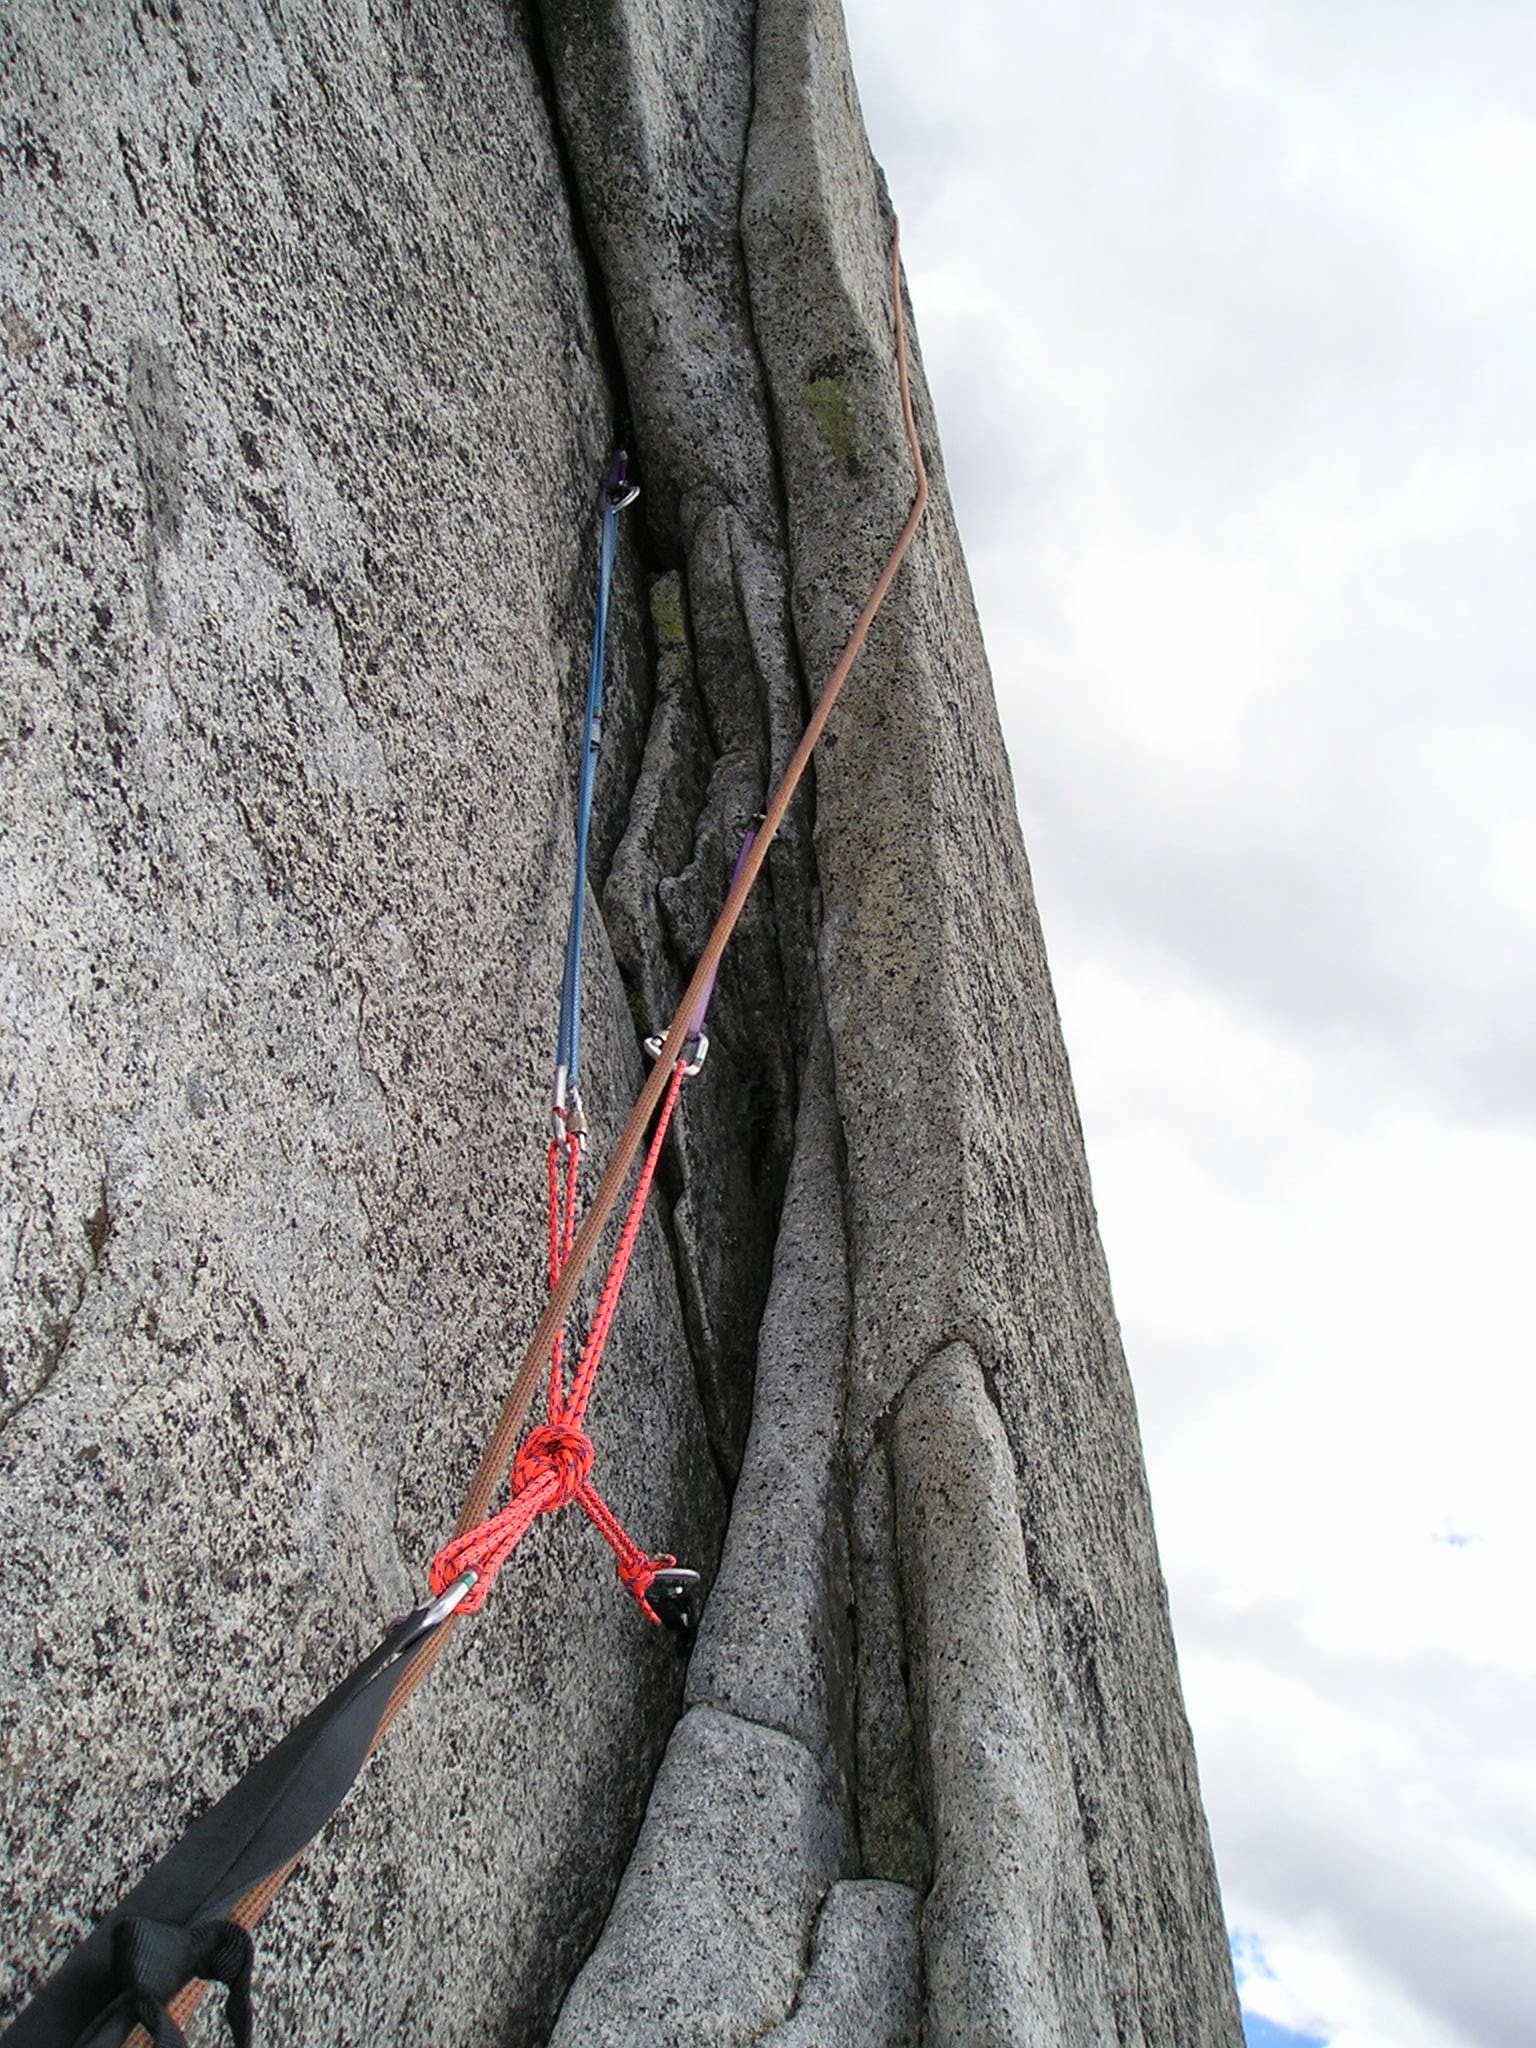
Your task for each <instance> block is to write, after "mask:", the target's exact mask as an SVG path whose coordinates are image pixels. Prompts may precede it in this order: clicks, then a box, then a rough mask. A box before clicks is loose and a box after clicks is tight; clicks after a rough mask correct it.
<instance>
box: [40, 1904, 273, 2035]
mask: <svg viewBox="0 0 1536 2048" xmlns="http://www.w3.org/2000/svg"><path fill="white" fill-rule="evenodd" d="M251 1956H252V1949H251V1937H250V1935H249V1934H248V1933H247V1932H246V1930H245V1929H244V1928H243V1927H241V1926H240V1925H239V1924H238V1923H237V1922H236V1921H234V1920H199V1921H198V1922H196V1923H195V1925H193V1926H191V1927H168V1926H167V1925H166V1924H165V1922H164V1921H163V1920H145V1919H143V1918H141V1917H139V1916H138V1915H135V1916H134V1917H133V1918H131V1919H128V1920H119V1921H118V1922H117V1924H116V1925H115V1926H114V1927H113V1929H112V1976H113V1981H114V1982H115V1983H116V1985H117V1996H116V1997H115V1998H114V1999H113V2001H112V2003H111V2004H110V2005H109V2006H108V2007H107V2009H106V2011H105V2012H104V2013H102V2014H101V2015H100V2017H99V2018H97V2019H94V2020H92V2021H91V2022H90V2024H89V2025H88V2026H87V2028H86V2030H85V2032H84V2033H83V2034H81V2035H79V2036H78V2037H77V2039H76V2042H75V2048H111V2044H115V2043H117V2042H119V2041H121V2040H123V2039H124V2038H125V2036H126V2034H127V2033H128V2032H130V2031H131V2030H132V2029H133V2028H134V2027H135V2026H140V2027H142V2028H143V2029H144V2031H145V2033H146V2034H148V2036H149V2039H150V2048H187V2041H186V2036H185V2035H184V2034H183V2033H182V2031H181V2029H180V2027H178V2026H177V2024H176V2022H175V2021H174V2020H173V2019H172V2018H171V2015H170V2013H169V2011H168V2010H167V2008H168V2007H169V2005H170V2002H171V2000H172V1999H173V1998H174V1997H175V1996H176V1994H177V1992H178V1991H180V1990H181V1988H182V1986H183V1985H184V1984H191V1983H194V1982H197V1981H198V1980H201V1981H202V1982H203V1983H206V1984H223V1985H225V1986H227V1988H228V1994H229V1995H228V1997H227V1998H226V1999H225V2001H224V2013H225V2017H226V2018H227V2019H228V2021H229V2031H230V2034H231V2035H232V2036H233V2039H234V2043H235V2048H251Z"/></svg>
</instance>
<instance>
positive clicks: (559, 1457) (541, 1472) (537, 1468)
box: [512, 1422, 594, 1512]
mask: <svg viewBox="0 0 1536 2048" xmlns="http://www.w3.org/2000/svg"><path fill="white" fill-rule="evenodd" d="M593 1455H594V1454H593V1450H592V1439H591V1438H590V1437H589V1436H588V1435H587V1433H586V1431H585V1430H583V1429H580V1428H578V1427H577V1426H576V1424H575V1423H571V1422H546V1423H544V1424H542V1425H541V1426H540V1427H539V1428H538V1429H531V1430H530V1431H529V1432H528V1434H527V1436H526V1437H524V1439H523V1441H522V1444H521V1446H520V1447H519V1450H518V1453H517V1456H516V1457H515V1458H514V1459H513V1460H512V1491H513V1493H514V1494H518V1493H521V1492H523V1490H524V1489H525V1488H526V1487H530V1486H533V1485H536V1484H537V1482H538V1481H539V1480H541V1479H553V1480H554V1482H555V1485H556V1487H557V1488H558V1489H559V1491H558V1492H557V1494H556V1496H555V1498H554V1499H553V1500H552V1501H551V1502H550V1503H549V1507H550V1508H557V1507H564V1506H565V1503H566V1502H567V1501H568V1500H574V1499H575V1498H576V1495H577V1494H578V1493H579V1492H580V1491H581V1489H582V1487H583V1486H585V1484H586V1483H587V1479H588V1477H589V1475H590V1473H591V1471H592V1459H593ZM546 1512H547V1510H546Z"/></svg>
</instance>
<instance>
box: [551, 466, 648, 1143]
mask: <svg viewBox="0 0 1536 2048" xmlns="http://www.w3.org/2000/svg"><path fill="white" fill-rule="evenodd" d="M639 495H640V486H639V485H638V484H637V483H635V482H633V481H632V480H631V477H630V474H629V457H628V456H627V455H626V454H625V453H624V450H623V449H622V448H616V449H615V450H614V452H613V455H612V457H611V459H610V461H609V464H608V470H607V474H606V475H605V476H604V478H603V487H602V491H601V494H600V500H599V502H600V504H601V506H602V516H601V519H600V521H599V525H598V545H597V603H596V606H595V608H594V611H593V615H592V654H591V659H590V661H589V662H588V665H587V703H586V711H585V714H584V716H583V719H582V728H581V769H580V775H579V780H578V784H577V791H576V872H575V876H574V878H573V881H572V884H571V916H570V922H569V924H568V925H567V927H566V935H565V968H564V972H563V973H562V975H561V980H560V1025H559V1035H558V1040H557V1043H556V1047H555V1085H554V1089H553V1094H552V1099H551V1104H550V1106H551V1109H552V1111H553V1116H554V1137H555V1139H556V1140H559V1139H562V1138H564V1137H566V1136H568V1135H569V1136H574V1137H576V1138H580V1137H581V1135H582V1133H583V1132H584V1130H585V1128H586V1125H585V1122H584V1120H583V1118H582V1114H581V1090H580V1079H579V1074H578V1068H579V1067H580V1063H581V941H582V929H583V925H584V923H585V920H586V901H587V839H588V836H589V834H590V831H591V826H592V792H593V789H594V786H595V784H596V781H597V757H598V755H599V754H600V753H601V752H602V745H603V680H604V661H605V652H606V645H607V637H608V600H609V597H610V596H611V594H612V591H613V564H614V557H615V555H616V553H617V551H618V542H619V514H620V513H621V512H622V511H623V510H624V508H625V507H626V506H627V505H632V504H633V503H634V502H635V500H636V498H638V497H639Z"/></svg>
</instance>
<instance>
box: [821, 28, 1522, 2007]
mask: <svg viewBox="0 0 1536 2048" xmlns="http://www.w3.org/2000/svg"><path fill="white" fill-rule="evenodd" d="M847 4H848V16H849V32H850V37H851V40H852V43H853V49H854V61H855V67H856V70H857V73H858V77H859V81H860V89H861V93H862V97H863V101H864V109H865V114H866V118H867V120H868V123H869V128H870V132H871V136H872V139H873V142H874V146H875V151H876V154H877V155H878V156H879V157H880V159H881V161H882V162H883V163H884V165H885V167H886V170H887V173H888V175H889V178H890V183H891V188H892V194H893V197H894V199H895V203H896V206H897V208H898V211H899V212H900V214H901V217H902V228H903V249H904V254H905V257H906V264H907V271H908V276H909V278H910V281H911V284H912V290H913V296H914V301H915V304H916V307H917V314H918V321H919V327H920V331H921V336H922V343H923V350H924V356H925V360H926V365H927V369H928V375H929V380H930V383H931V384H932V386H933V387H934V393H935V399H936V403H937V406H938V411H939V419H940V424H941V431H942V434H943V440H944V448H945V455H946V460H947V465H948V470H949V477H950V484H951V488H952V490H953V493H954V496H955V499H956V503H957V508H958V511H959V517H960V523H961V528H962V531H963V533H964V536H965V540H966V545H967V552H968V554H969V557H970V562H971V567H972V573H973V575H974V578H975V581H976V585H977V591H978V596H979V599H980V603H981V609H982V617H983V621H984V624H985V626H986V631H987V640H988V645H989V648H990V652H991V657H992V664H993V669H994V673H995V676H996V681H997V688H998V696H999V700H1000V702H1001V705H1002V711H1003V719H1004V724H1005V727H1006V730H1007V734H1008V741H1009V747H1010V750H1011V753H1012V757H1013V764H1014V775H1015V780H1016V783H1017V786H1018V793H1019V805H1020V811H1021V814H1022V817H1023V823H1024V833H1025V839H1026V842H1027V844H1028V846H1029V849H1030V854H1031V858H1032V861H1033V864H1034V869H1035V879H1036V886H1037V890H1038V894H1039V898H1040V904H1041V910H1042V915H1043V917H1044V920H1045V929H1046V937H1047V941H1048V943H1049V946H1050V950H1051V958H1052V964H1053V969H1054V972H1055V977H1056V983H1057V991H1058V995H1059V997H1060V1001H1061V1007H1062V1012H1063V1016H1064V1020H1065V1025H1066V1031H1067V1040H1068V1045H1069V1048H1070V1050H1071V1053H1072V1059H1073V1066H1074V1071H1075V1074H1076V1078H1077V1084H1078V1091H1079V1095H1080V1099H1081V1103H1082V1109H1083V1115H1084V1122H1085V1125H1086V1128H1087V1134H1088V1147H1089V1157H1090V1161H1091V1163H1092V1166H1093V1173H1094V1184H1095V1190H1096V1194H1097V1197H1098V1203H1099V1210H1100V1216H1101V1220H1102V1223H1103V1228H1104V1233H1105V1238H1106V1241H1107V1244H1108V1249H1109V1257H1110V1266H1111V1270H1112V1273H1113V1275H1114V1280H1115V1288H1116V1297H1117V1301H1118V1304H1119V1309H1120V1314H1121V1318H1122V1321H1123V1323H1124V1327H1125V1334H1126V1340H1127V1347H1128V1350H1129V1354H1130V1359H1131V1366H1132V1371H1133V1374H1134V1377H1135V1381H1136V1386H1137V1392H1138V1398H1139V1401H1140V1405H1141V1412H1142V1421H1143V1429H1144V1432H1145V1436H1146V1442H1147V1452H1148V1458H1149V1462H1150V1466H1151V1473H1152V1484H1153V1493H1154V1499H1155V1504H1156V1508H1157V1516H1158V1528H1159V1535H1160V1540H1161V1543H1162V1551H1163V1561H1164V1565H1165V1568H1166V1570H1167V1573H1168V1577H1169V1582H1170V1588H1171V1593H1172V1599H1173V1606H1174V1620H1175V1627H1176V1630H1177V1633H1178V1638H1179V1645H1180V1656H1181V1663H1182V1668H1183V1674H1184V1683H1185V1689H1186V1695H1187V1699H1188V1704H1189V1708H1190V1715H1191V1719H1192V1721H1193V1723H1194V1727H1195V1736H1196V1744H1197V1749H1198V1754H1199V1761H1200V1770H1201V1778H1202V1782H1203V1785H1204V1788H1205V1794H1206V1802H1207V1807H1208V1810H1209V1813H1210V1819H1211V1826H1212V1833H1213V1836H1214V1840H1215V1847H1216V1856H1217V1861H1218V1864H1219V1866H1220V1871H1221V1877H1222V1883H1223V1890H1224V1895H1225V1900H1226V1907H1227V1915H1228V1921H1229V1925H1230V1926H1231V1928H1232V1930H1233V1933H1234V1939H1235V1942H1236V1944H1237V1951H1238V1957H1239V1976H1240V1980H1241V1982H1242V1985H1243V1991H1244V2001H1245V2006H1246V2007H1247V2009H1248V2010H1249V2011H1250V2012H1251V2013H1252V2014H1253V2015H1255V2016H1258V2015H1263V2016H1266V2017H1267V2018H1268V2019H1269V2020H1271V2021H1273V2022H1275V2023H1277V2024H1276V2028H1275V2029H1272V2030H1271V2031H1268V2032H1265V2033H1264V2034H1263V2039H1264V2041H1265V2042H1266V2043H1267V2044H1268V2043H1282V2042H1286V2041H1289V2040H1293V2039H1295V2038H1296V2036H1297V2035H1298V2034H1299V2035H1301V2036H1303V2037H1310V2038H1312V2039H1315V2040H1318V2041H1322V2042H1326V2043H1329V2044H1332V2048H1530V2044H1531V2043H1532V2042H1533V2040H1536V1750H1533V1732H1536V1627H1533V1622H1532V1618H1531V1617H1532V1615H1533V1613H1536V1512H1533V1507H1532V1500H1533V1491H1536V1488H1533V1465H1536V1430H1533V1424H1536V1396H1533V1391H1532V1385H1533V1370H1532V1368H1533V1357H1532V1353H1533V1343H1532V1335H1531V1313H1530V1293H1531V1285H1532V1267H1533V1259H1532V1252H1531V1238H1532V1219H1533V1208H1536V1203H1533V1193H1536V1047H1533V1043H1532V1021H1531V1020H1532V1018H1533V1017H1536V964H1533V963H1536V807H1533V796H1536V692H1533V690H1532V686H1531V669H1532V659H1533V657H1532V648H1533V643H1536V631H1533V628H1536V575H1533V554H1536V548H1533V541H1536V517H1533V514H1536V470H1533V460H1536V8H1533V7H1532V6H1531V5H1530V0H1459V4H1455V5H1453V4H1451V0H1390V4H1388V0H1329V4H1328V5H1326V6H1324V5H1322V4H1319V0H1222V4H1219V5H1218V4H1214V0H1210V4H1206V5H1203V6H1201V5H1196V4H1194V0H1167V4H1163V5H1155V4H1151V0H1121V4H1115V0H1101V4H1099V5H1097V6H1093V7H1078V6H1068V5H1065V4H1062V0H1021V4H1004V0H945V6H944V7H943V9H942V10H940V12H939V13H938V14H937V15H936V14H935V11H934V9H933V8H932V6H931V5H929V4H926V0H847ZM940 23H942V34H941V32H940ZM1260 2031H1261V2030H1260V2029H1259V2027H1258V2026H1257V2024H1255V2026H1254V2035H1255V2039H1257V2038H1258V2036H1259V2033H1260Z"/></svg>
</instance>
